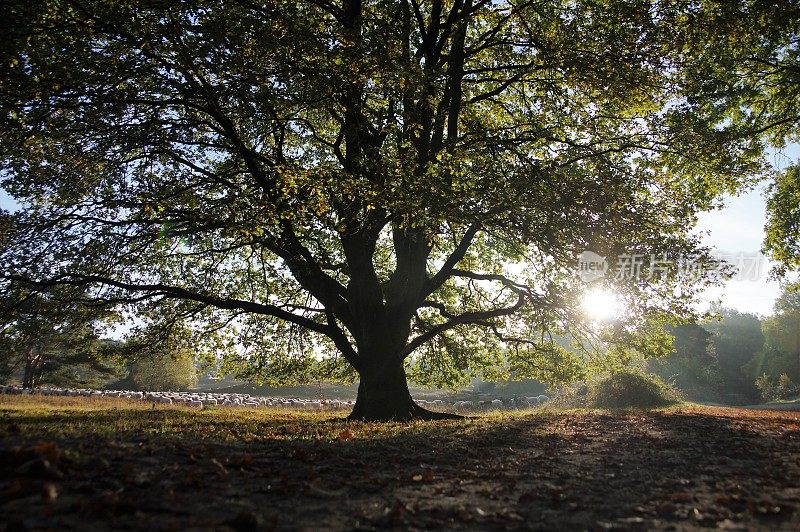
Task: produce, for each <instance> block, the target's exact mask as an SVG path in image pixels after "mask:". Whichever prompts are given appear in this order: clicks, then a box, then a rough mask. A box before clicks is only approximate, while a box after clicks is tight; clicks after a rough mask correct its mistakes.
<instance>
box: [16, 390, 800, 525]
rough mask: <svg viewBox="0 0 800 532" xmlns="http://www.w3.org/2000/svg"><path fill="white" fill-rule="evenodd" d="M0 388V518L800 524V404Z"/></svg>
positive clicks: (44, 521) (49, 521)
mask: <svg viewBox="0 0 800 532" xmlns="http://www.w3.org/2000/svg"><path fill="white" fill-rule="evenodd" d="M330 417H331V414H327V415H326V414H306V413H287V412H284V411H263V410H258V411H255V410H252V411H251V410H222V409H220V410H203V411H196V410H189V409H185V408H177V407H164V406H161V407H155V408H153V407H151V406H150V405H140V404H134V403H128V402H125V401H117V400H93V399H85V398H46V399H45V398H36V397H24V396H12V397H0V523H1V524H0V529H5V530H9V531H11V530H24V529H81V530H86V529H89V528H91V529H95V530H103V529H112V528H113V529H140V530H143V529H147V530H184V529H196V530H201V529H202V530H209V529H212V530H213V529H216V530H230V529H232V530H254V529H262V530H272V529H278V530H298V529H300V530H320V529H334V530H353V529H361V530H371V529H378V528H380V529H384V528H396V529H409V528H411V529H430V528H434V529H442V528H446V529H480V530H487V529H490V530H505V529H512V530H514V529H548V530H551V529H554V528H555V529H589V530H604V529H654V528H655V529H673V530H675V529H677V530H684V529H697V528H707V527H711V528H723V529H729V530H732V529H742V530H744V529H747V530H752V529H763V530H781V529H783V530H797V529H798V528H800V420H798V418H799V417H800V413H798V412H791V411H766V410H759V411H756V410H741V409H724V408H706V407H702V408H701V407H678V408H672V409H668V410H661V411H655V412H644V413H640V412H604V411H591V412H589V411H576V412H547V411H545V412H537V413H529V414H506V415H486V416H481V417H477V418H475V419H468V420H464V421H440V422H427V423H411V424H363V423H346V422H345V421H344V420H343V419H338V418H337V419H330Z"/></svg>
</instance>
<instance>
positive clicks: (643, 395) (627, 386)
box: [587, 371, 679, 408]
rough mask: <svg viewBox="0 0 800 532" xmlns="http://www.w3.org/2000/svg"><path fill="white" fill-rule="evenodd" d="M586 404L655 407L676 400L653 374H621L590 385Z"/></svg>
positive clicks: (608, 406)
mask: <svg viewBox="0 0 800 532" xmlns="http://www.w3.org/2000/svg"><path fill="white" fill-rule="evenodd" d="M587 401H588V405H589V406H594V407H597V408H654V407H660V406H668V405H671V404H674V403H676V402H678V401H679V397H678V394H677V392H676V391H675V390H674V389H673V388H671V387H670V386H669V385H667V384H666V383H665V382H664V381H662V380H661V379H660V378H659V377H657V376H655V375H652V374H646V373H639V372H635V371H623V372H620V373H616V374H614V375H611V376H609V377H606V378H604V379H602V380H600V381H598V382H596V383H594V384H593V385H592V386H590V389H589V393H588V395H587Z"/></svg>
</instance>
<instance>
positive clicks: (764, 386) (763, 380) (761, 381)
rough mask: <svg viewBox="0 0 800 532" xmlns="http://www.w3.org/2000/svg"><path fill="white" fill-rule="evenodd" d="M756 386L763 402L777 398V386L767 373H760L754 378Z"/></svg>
mask: <svg viewBox="0 0 800 532" xmlns="http://www.w3.org/2000/svg"><path fill="white" fill-rule="evenodd" d="M755 384H756V388H758V393H759V394H761V400H762V401H764V402H769V401H774V400H775V399H777V398H778V387H777V386H775V384H774V383H773V382H772V379H770V378H769V375H767V374H766V373H762V374H761V375H760V376H759V377H758V378H757V379H756V383H755Z"/></svg>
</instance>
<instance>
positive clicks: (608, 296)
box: [581, 287, 623, 321]
mask: <svg viewBox="0 0 800 532" xmlns="http://www.w3.org/2000/svg"><path fill="white" fill-rule="evenodd" d="M581 307H583V312H585V313H586V315H587V316H588V317H589V319H591V320H592V321H610V320H613V319H614V318H617V317H619V315H620V314H621V313H622V311H623V302H622V300H621V299H620V297H619V296H618V295H617V294H615V293H614V292H613V291H611V290H608V289H607V288H600V287H598V288H591V289H589V290H587V291H586V292H585V293H584V294H583V299H582V301H581Z"/></svg>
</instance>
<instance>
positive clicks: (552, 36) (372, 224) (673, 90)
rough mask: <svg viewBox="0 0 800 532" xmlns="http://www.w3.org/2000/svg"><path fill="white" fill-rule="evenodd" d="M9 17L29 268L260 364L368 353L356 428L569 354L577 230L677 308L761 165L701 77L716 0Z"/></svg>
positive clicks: (7, 179)
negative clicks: (560, 339) (694, 53)
mask: <svg viewBox="0 0 800 532" xmlns="http://www.w3.org/2000/svg"><path fill="white" fill-rule="evenodd" d="M0 9H2V14H1V17H0V18H2V20H4V21H5V23H6V24H7V25H8V26H7V27H6V28H5V31H4V42H3V49H2V58H0V59H1V60H0V68H2V77H0V102H2V103H0V105H2V131H0V134H1V135H2V137H0V138H1V139H2V140H0V146H2V172H3V176H4V181H3V186H4V187H5V188H6V189H7V190H8V191H9V192H10V193H11V194H12V195H13V196H14V197H15V198H17V200H18V201H20V202H21V205H22V209H21V210H20V211H18V212H16V213H15V214H14V215H13V216H12V221H11V224H10V227H11V229H9V233H8V234H9V237H8V238H9V242H10V243H9V245H8V246H7V247H6V249H5V250H3V252H2V256H0V259H2V261H3V263H4V264H5V265H6V266H5V267H4V270H3V277H4V278H5V279H6V281H7V284H11V285H15V284H20V283H22V284H25V285H26V286H29V287H34V288H41V289H46V288H49V287H53V286H58V285H78V286H85V287H87V289H89V290H91V291H92V292H91V293H92V294H93V296H94V298H95V299H96V300H97V301H99V302H103V303H107V304H109V305H136V306H137V307H138V312H139V313H143V314H144V315H146V316H149V317H151V318H153V319H157V321H159V322H162V323H163V324H165V325H166V326H169V325H170V324H175V323H179V322H182V323H191V324H193V325H192V326H194V327H200V326H201V325H203V326H204V327H205V328H207V329H208V330H211V331H213V332H214V336H213V337H214V338H215V340H216V341H217V342H218V345H221V346H227V347H228V348H229V352H230V353H231V356H233V357H234V358H237V357H238V358H240V359H244V361H245V362H247V363H249V364H251V365H252V366H255V367H257V368H259V370H260V371H261V372H263V373H264V374H284V373H291V372H293V371H303V370H306V369H308V368H309V367H310V366H313V365H315V364H317V363H319V364H322V363H323V362H325V363H326V364H328V366H326V367H335V368H339V369H338V370H335V371H346V370H342V369H341V368H343V367H345V366H343V365H342V364H341V363H342V362H346V367H349V368H352V370H354V371H355V372H356V373H357V375H358V377H359V379H360V385H359V391H358V400H357V402H356V406H355V408H354V410H353V412H352V417H353V418H357V419H410V418H415V417H422V418H426V417H432V416H433V414H432V413H430V412H427V411H425V410H423V409H421V408H420V407H418V406H417V405H416V404H415V403H414V402H413V400H412V398H411V397H410V395H409V393H408V388H407V383H406V371H407V369H408V368H412V369H413V370H414V371H415V374H419V375H428V376H430V381H431V382H438V381H447V380H452V379H454V378H456V377H457V376H458V375H463V374H465V373H471V374H473V375H480V374H481V372H482V371H484V370H487V371H488V368H490V367H491V366H492V365H496V364H500V365H504V366H506V367H510V368H514V372H515V375H517V376H519V377H523V376H533V377H539V378H542V376H543V374H547V373H548V372H549V371H551V370H552V371H556V372H557V371H559V370H560V369H562V368H563V366H564V365H566V364H569V363H571V361H570V359H569V358H570V355H569V353H567V352H566V351H565V350H563V349H559V348H558V346H557V345H556V344H555V343H554V342H553V341H552V340H551V337H550V336H549V335H550V333H556V334H558V333H562V332H564V329H565V328H566V327H567V326H568V324H569V323H574V322H575V321H576V320H577V318H578V316H577V315H576V314H577V312H576V304H575V301H577V300H578V299H579V298H578V297H577V294H579V293H580V291H581V290H582V287H583V285H582V284H581V282H580V280H579V279H578V269H577V259H578V256H579V254H580V253H581V252H582V251H583V250H585V249H591V250H593V251H595V252H597V253H599V254H601V255H604V256H607V257H609V259H610V261H611V262H612V264H613V263H614V260H615V257H617V256H619V255H626V256H627V257H628V258H632V260H634V261H638V262H636V263H635V264H633V266H635V268H627V269H625V271H622V272H621V275H619V276H618V277H619V279H615V278H614V276H613V275H609V276H608V277H607V278H606V281H605V282H607V283H612V282H613V283H615V284H616V285H618V286H617V289H618V290H619V291H620V293H622V294H624V296H623V297H626V298H629V299H630V300H631V301H633V302H636V305H632V306H631V307H630V308H631V310H632V312H633V311H635V312H636V313H646V312H650V311H672V312H677V313H680V312H683V311H684V310H685V309H686V307H685V305H686V303H687V302H688V301H689V298H690V297H691V295H692V293H693V288H692V283H691V281H692V280H693V279H692V276H691V275H689V274H687V273H686V272H685V271H684V272H683V273H681V272H680V271H676V269H675V268H668V267H665V266H664V263H672V264H673V265H675V264H676V263H677V262H678V261H679V259H680V258H681V257H683V258H686V257H694V264H695V265H700V266H701V267H702V265H704V264H707V263H708V257H707V255H706V253H705V250H703V249H702V248H700V247H699V245H698V242H697V240H696V239H695V238H693V237H692V236H691V228H692V226H693V224H694V222H695V214H696V213H697V212H698V211H699V210H702V209H706V208H709V207H710V206H712V205H713V204H714V203H715V201H716V199H717V198H718V197H719V196H720V195H721V194H722V193H723V192H729V193H731V192H735V191H737V190H739V189H740V187H741V186H742V185H743V183H745V182H746V181H747V179H748V177H749V176H751V175H753V173H754V172H755V171H757V170H758V167H757V165H756V164H754V163H753V161H754V156H755V155H757V154H758V152H759V148H760V147H759V146H758V145H757V144H756V143H753V142H752V141H750V140H747V137H744V136H742V135H741V134H740V131H739V130H738V129H737V128H736V127H734V126H735V123H734V122H732V121H730V120H728V119H727V118H726V117H724V116H717V115H713V116H712V115H708V114H700V113H698V112H697V111H698V110H699V107H700V105H701V104H702V103H703V102H702V101H701V102H698V101H696V100H693V99H691V98H690V97H689V94H688V93H687V90H688V89H689V88H691V87H689V85H687V84H686V83H685V82H686V81H687V80H689V81H692V80H694V79H696V76H695V77H692V78H691V79H690V78H689V77H686V76H684V75H683V73H684V69H685V67H686V64H687V63H691V61H692V57H687V56H686V54H685V50H686V49H687V48H686V47H682V46H681V43H686V42H689V41H687V39H692V38H693V37H692V35H691V33H690V32H687V25H688V24H689V22H687V21H689V20H690V19H691V17H692V16H695V15H697V13H699V11H698V7H697V4H696V3H686V4H685V5H684V3H682V2H676V3H670V2H659V3H654V4H651V3H650V2H644V1H638V0H630V1H622V0H609V1H604V2H599V1H590V0H571V1H563V2H561V1H555V0H548V1H526V0H511V1H488V0H456V1H447V2H444V1H439V0H404V1H398V2H388V1H381V0H376V1H372V0H342V1H341V2H335V1H328V0H307V1H290V2H280V1H269V0H238V1H235V0H226V1H223V0H186V1H183V2H160V1H159V2H155V1H154V2H133V1H117V2H105V1H102V2H101V1H94V0H82V1H69V0H63V1H41V2H21V1H12V2H6V3H4V6H3V7H2V8H0ZM650 257H659V259H660V260H661V261H662V263H660V264H655V263H654V262H653V261H652V260H650V259H649V258H650ZM643 258H644V259H646V260H642V259H643ZM630 265H631V264H628V266H630ZM701 269H702V268H701ZM632 330H633V329H632V328H631V327H628V326H626V325H625V324H621V323H618V325H617V329H616V331H615V334H614V338H615V339H616V340H620V341H622V340H624V339H625V338H629V337H630V333H631V331H632ZM209 338H210V336H209ZM331 371H334V370H331Z"/></svg>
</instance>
